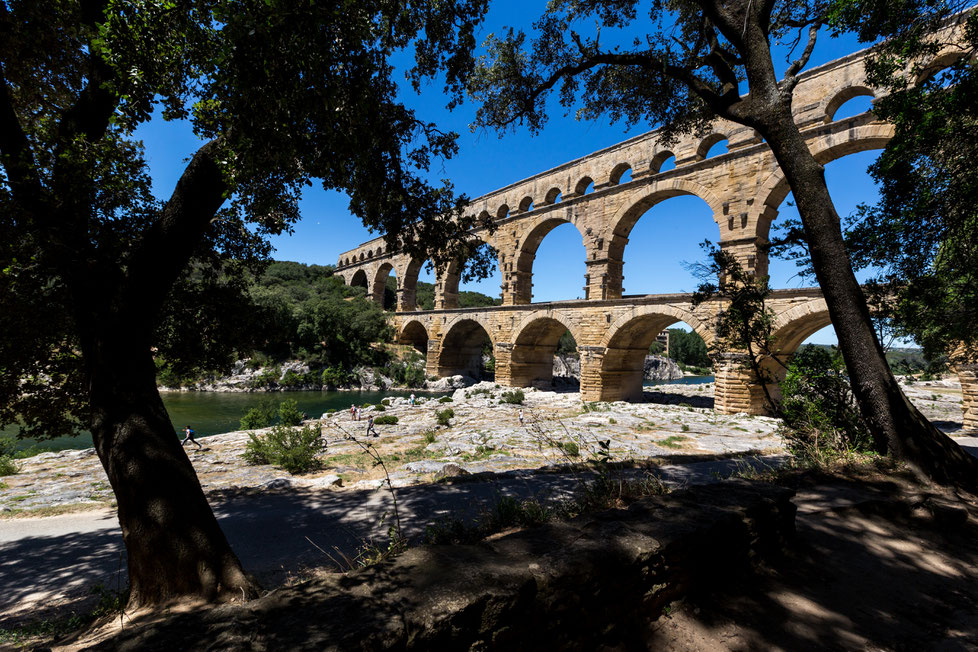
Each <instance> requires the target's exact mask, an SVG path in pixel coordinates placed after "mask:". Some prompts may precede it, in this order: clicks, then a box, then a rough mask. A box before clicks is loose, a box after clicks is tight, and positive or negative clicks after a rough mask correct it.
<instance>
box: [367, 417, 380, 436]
mask: <svg viewBox="0 0 978 652" xmlns="http://www.w3.org/2000/svg"><path fill="white" fill-rule="evenodd" d="M371 435H372V436H374V437H380V434H378V433H377V431H376V430H375V429H374V417H373V415H369V416H368V417H367V437H370V436H371Z"/></svg>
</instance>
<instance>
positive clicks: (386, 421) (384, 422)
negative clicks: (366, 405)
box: [374, 414, 398, 426]
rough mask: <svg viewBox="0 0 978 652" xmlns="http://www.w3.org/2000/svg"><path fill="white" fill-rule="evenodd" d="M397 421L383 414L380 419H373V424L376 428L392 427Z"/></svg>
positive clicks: (392, 416) (391, 415) (391, 416)
mask: <svg viewBox="0 0 978 652" xmlns="http://www.w3.org/2000/svg"><path fill="white" fill-rule="evenodd" d="M397 421H398V419H397V417H395V416H394V415H393V414H385V415H384V416H382V417H377V418H376V419H374V424H375V425H378V426H393V425H394V424H395V423H397Z"/></svg>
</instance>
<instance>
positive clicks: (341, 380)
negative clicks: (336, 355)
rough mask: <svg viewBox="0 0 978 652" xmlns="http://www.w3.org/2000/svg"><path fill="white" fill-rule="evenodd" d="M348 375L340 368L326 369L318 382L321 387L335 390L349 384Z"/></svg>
mask: <svg viewBox="0 0 978 652" xmlns="http://www.w3.org/2000/svg"><path fill="white" fill-rule="evenodd" d="M349 378H350V376H349V374H347V373H346V371H345V370H344V369H343V368H342V367H335V366H334V367H326V368H325V369H323V373H322V374H321V375H320V379H319V380H320V382H321V383H322V384H323V387H326V388H329V389H336V388H337V387H342V386H343V385H345V384H346V383H348V382H349Z"/></svg>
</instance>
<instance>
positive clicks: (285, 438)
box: [242, 424, 326, 474]
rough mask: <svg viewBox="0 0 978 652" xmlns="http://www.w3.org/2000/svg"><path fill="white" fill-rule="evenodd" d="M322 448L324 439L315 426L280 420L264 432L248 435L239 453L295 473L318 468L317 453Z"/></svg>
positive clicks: (322, 449) (250, 458) (248, 459)
mask: <svg viewBox="0 0 978 652" xmlns="http://www.w3.org/2000/svg"><path fill="white" fill-rule="evenodd" d="M324 450H326V443H325V442H324V441H323V440H322V439H321V438H320V434H319V428H318V427H317V426H306V427H304V428H293V427H289V426H286V425H281V424H280V425H277V426H275V427H274V428H272V430H271V431H270V432H268V433H267V434H265V435H262V436H256V435H249V441H248V443H247V444H246V445H245V452H244V455H242V457H244V459H245V460H246V461H247V462H248V463H249V464H275V465H276V466H281V467H282V468H283V469H285V470H286V471H288V472H289V473H292V474H295V473H303V472H305V471H312V470H313V469H317V468H319V466H320V461H319V459H317V457H316V456H317V455H318V454H319V453H321V452H322V451H324Z"/></svg>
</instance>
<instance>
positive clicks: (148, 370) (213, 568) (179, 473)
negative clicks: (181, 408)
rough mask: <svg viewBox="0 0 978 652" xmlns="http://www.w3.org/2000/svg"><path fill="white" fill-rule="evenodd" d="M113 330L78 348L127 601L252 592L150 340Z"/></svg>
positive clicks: (152, 601)
mask: <svg viewBox="0 0 978 652" xmlns="http://www.w3.org/2000/svg"><path fill="white" fill-rule="evenodd" d="M114 330H115V329H114ZM120 330H121V329H118V330H116V332H115V333H113V334H112V335H111V336H110V335H105V334H104V333H103V334H102V335H100V336H98V337H96V338H94V339H93V340H90V341H89V346H87V347H85V348H87V349H88V350H85V351H84V354H85V357H86V363H87V368H88V382H89V392H90V401H91V414H92V417H91V428H92V438H93V440H94V442H95V449H96V451H97V452H98V456H99V459H100V460H101V462H102V466H103V467H104V468H105V473H106V475H108V478H109V482H110V483H111V484H112V489H113V491H114V492H115V496H116V500H117V501H118V511H119V524H120V525H121V527H122V536H123V539H124V540H125V544H126V550H127V551H128V556H129V563H128V567H129V582H130V596H129V605H130V606H132V607H140V606H147V605H158V604H163V603H167V602H171V601H174V600H179V599H185V598H191V599H205V600H221V599H232V598H239V599H241V598H252V597H255V595H256V594H257V584H256V582H255V581H254V579H253V578H251V577H250V576H249V575H247V574H246V573H245V572H244V570H243V569H242V567H241V563H240V562H239V561H238V558H237V557H236V556H235V554H234V552H232V551H231V547H230V545H229V544H228V542H227V539H226V538H225V536H224V533H223V532H222V531H221V529H220V527H219V526H218V524H217V519H216V518H215V517H214V513H213V512H212V511H211V508H210V506H209V505H208V503H207V500H206V498H205V497H204V493H203V490H202V489H201V487H200V482H199V481H198V479H197V474H196V473H195V472H194V468H193V466H192V465H191V463H190V460H189V459H188V457H187V454H186V453H185V452H184V450H183V449H182V448H181V446H180V442H179V440H178V438H177V434H176V432H175V430H174V427H173V425H172V424H171V422H170V418H169V416H168V415H167V412H166V409H165V407H164V406H163V400H162V399H161V398H160V394H159V392H158V391H157V389H156V373H155V368H154V365H153V360H152V356H151V353H150V349H149V346H148V345H147V346H142V345H139V344H137V343H135V342H132V341H129V340H128V339H127V336H126V334H124V333H123V334H120Z"/></svg>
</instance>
